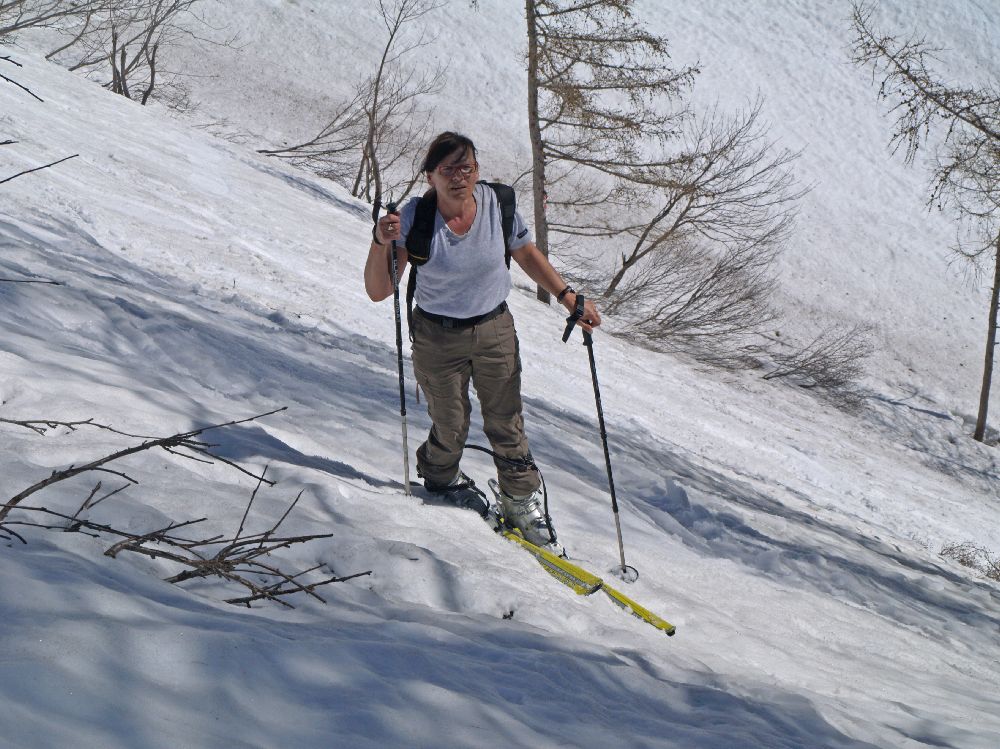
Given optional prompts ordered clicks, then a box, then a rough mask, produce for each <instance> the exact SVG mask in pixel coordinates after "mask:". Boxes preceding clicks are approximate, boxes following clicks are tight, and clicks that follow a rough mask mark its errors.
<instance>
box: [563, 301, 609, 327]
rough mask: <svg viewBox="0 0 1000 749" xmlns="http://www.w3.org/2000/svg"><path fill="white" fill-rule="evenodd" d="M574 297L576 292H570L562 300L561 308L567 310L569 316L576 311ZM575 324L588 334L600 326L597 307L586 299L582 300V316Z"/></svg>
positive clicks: (599, 315) (599, 314)
mask: <svg viewBox="0 0 1000 749" xmlns="http://www.w3.org/2000/svg"><path fill="white" fill-rule="evenodd" d="M576 297H577V295H576V292H571V293H569V294H567V295H566V296H565V297H564V298H563V306H565V307H566V309H568V310H569V312H570V314H573V312H574V310H576ZM576 324H577V325H579V326H580V327H581V328H583V329H584V330H586V331H587V332H588V333H590V332H592V331H593V330H594V328H596V327H597V326H598V325H600V324H601V313H600V312H598V311H597V305H596V304H594V302H593V301H591V300H590V299H587V298H586V297H584V300H583V316H582V317H581V318H580V319H579V320H577V321H576Z"/></svg>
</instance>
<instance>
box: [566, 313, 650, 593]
mask: <svg viewBox="0 0 1000 749" xmlns="http://www.w3.org/2000/svg"><path fill="white" fill-rule="evenodd" d="M583 301H584V299H583V294H577V295H576V307H575V308H574V310H573V313H572V314H571V315H570V316H569V317H567V318H566V330H565V332H564V333H563V343H566V341H568V340H569V337H570V335H571V334H572V333H573V327H574V326H575V325H576V323H577V321H579V320H580V319H581V318H582V317H583ZM583 345H584V346H586V347H587V356H588V358H589V359H590V377H591V379H592V380H593V382H594V401H595V402H596V404H597V423H598V424H599V425H600V428H601V444H602V445H603V446H604V464H605V465H606V466H607V469H608V487H609V488H610V490H611V511H612V512H613V513H614V516H615V531H616V533H617V534H618V554H619V556H620V558H621V563H622V569H621V578H622V580H625V581H626V582H635V580H637V579H638V578H639V572H638V570H636V569H635V567H629V566H628V565H627V564H625V544H624V543H623V541H622V523H621V519H620V517H619V514H618V498H617V496H615V477H614V475H613V474H612V472H611V453H610V451H609V450H608V430H607V428H606V427H605V424H604V407H603V406H602V405H601V388H600V384H599V383H598V381H597V360H596V359H595V358H594V337H593V336H592V335H591V334H590V331H589V330H584V331H583ZM629 570H632V574H629Z"/></svg>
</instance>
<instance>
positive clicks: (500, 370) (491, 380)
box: [413, 309, 540, 495]
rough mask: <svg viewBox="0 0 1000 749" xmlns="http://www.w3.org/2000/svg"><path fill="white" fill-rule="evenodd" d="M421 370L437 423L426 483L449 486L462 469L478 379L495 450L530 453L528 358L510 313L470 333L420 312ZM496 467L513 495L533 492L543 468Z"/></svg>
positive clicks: (424, 455) (428, 445)
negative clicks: (525, 390)
mask: <svg viewBox="0 0 1000 749" xmlns="http://www.w3.org/2000/svg"><path fill="white" fill-rule="evenodd" d="M413 371H414V374H415V375H416V378H417V382H418V383H419V384H420V389H421V390H423V392H424V395H425V396H426V399H427V412H428V414H430V417H431V421H432V422H433V425H432V426H431V431H430V434H429V435H428V437H427V440H426V441H425V442H424V443H423V444H422V445H421V446H420V447H419V448H418V449H417V470H418V471H419V472H420V475H421V476H423V477H424V479H425V481H427V482H429V483H431V484H446V483H447V482H448V481H450V480H451V479H452V478H453V477H454V476H455V474H456V473H457V471H458V466H459V461H461V459H462V450H463V448H464V447H465V442H466V439H467V438H468V436H469V418H470V415H471V413H472V406H471V404H470V402H469V381H470V379H471V381H472V385H473V386H474V387H475V389H476V396H477V397H478V398H479V405H480V407H481V410H482V415H483V431H484V432H485V433H486V438H487V439H488V440H489V441H490V445H491V446H492V448H493V451H494V452H495V453H497V455H502V456H504V457H506V458H512V459H515V460H516V459H524V458H525V457H527V456H529V452H528V440H527V438H526V437H525V435H524V418H523V416H522V415H521V409H522V404H521V357H520V353H519V349H518V340H517V333H516V332H515V330H514V318H513V317H512V316H511V314H510V311H509V310H505V311H504V312H502V313H501V314H500V315H498V316H497V317H495V318H493V319H492V320H487V321H486V322H482V323H479V324H478V325H474V326H471V327H468V328H445V327H443V326H442V325H440V324H438V323H436V322H432V321H431V320H428V319H427V318H425V317H423V315H421V313H420V310H419V309H415V310H414V312H413ZM494 463H495V464H496V467H497V474H498V478H499V480H500V487H501V489H503V490H504V491H505V492H507V493H508V494H513V495H526V494H530V493H531V492H533V491H534V490H535V489H537V488H538V486H539V483H540V481H539V478H538V471H537V470H536V469H534V468H526V467H524V466H517V465H511V464H509V463H507V462H505V461H501V460H496V459H494Z"/></svg>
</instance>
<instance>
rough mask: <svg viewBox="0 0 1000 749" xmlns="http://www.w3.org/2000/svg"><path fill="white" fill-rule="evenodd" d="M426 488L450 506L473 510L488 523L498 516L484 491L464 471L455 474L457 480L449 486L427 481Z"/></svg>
mask: <svg viewBox="0 0 1000 749" xmlns="http://www.w3.org/2000/svg"><path fill="white" fill-rule="evenodd" d="M424 488H425V489H426V490H427V491H429V492H431V493H432V494H436V495H437V496H438V497H440V498H441V499H442V500H443V501H445V502H447V503H448V504H452V505H455V506H456V507H464V508H466V509H469V510H473V511H474V512H476V513H478V514H479V516H480V517H481V518H483V520H486V521H487V522H490V519H491V517H495V515H496V513H495V512H491V508H490V501H489V500H488V499H487V498H486V495H485V494H484V493H483V491H482V490H481V489H480V488H479V487H477V486H476V482H474V481H473V480H472V479H470V478H469V477H468V476H466V475H465V474H464V473H462V471H459V472H458V473H457V474H455V478H453V479H452V480H451V481H450V482H448V483H447V484H432V483H431V482H429V481H426V480H425V481H424Z"/></svg>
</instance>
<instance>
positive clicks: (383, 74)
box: [262, 0, 444, 202]
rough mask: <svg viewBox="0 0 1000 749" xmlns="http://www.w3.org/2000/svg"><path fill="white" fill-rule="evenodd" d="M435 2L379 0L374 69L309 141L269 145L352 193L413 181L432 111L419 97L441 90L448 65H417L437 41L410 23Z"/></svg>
mask: <svg viewBox="0 0 1000 749" xmlns="http://www.w3.org/2000/svg"><path fill="white" fill-rule="evenodd" d="M441 6H442V3H441V2H437V1H436V0H393V1H392V2H390V1H389V0H378V10H379V16H380V20H381V22H382V25H383V26H384V27H385V31H386V40H385V44H384V45H383V47H382V54H381V57H380V58H379V63H378V66H377V67H376V69H375V72H374V73H373V74H371V75H370V76H368V77H366V78H365V79H364V80H363V81H361V82H360V83H359V84H358V85H357V87H356V89H355V92H354V96H353V97H352V98H351V99H350V100H349V101H345V102H343V103H342V104H341V105H340V106H339V107H338V108H337V110H336V111H335V112H334V113H333V116H332V117H331V119H330V121H329V122H328V123H327V125H326V126H325V127H324V128H323V129H322V130H321V131H320V132H319V133H318V134H317V135H316V136H315V137H314V138H312V139H311V140H309V141H306V142H304V143H300V144H297V145H294V146H290V147H288V148H281V149H274V150H263V151H262V153H266V154H269V155H272V156H278V157H280V158H285V159H289V160H291V161H292V162H294V163H297V164H300V165H303V166H305V167H307V168H310V169H312V170H313V171H315V172H317V173H319V174H321V175H323V176H326V177H330V178H332V179H335V180H337V181H338V182H341V183H342V184H344V185H345V186H346V187H348V188H349V189H350V190H351V194H352V195H355V196H357V197H363V198H365V199H366V200H368V201H369V202H371V201H372V200H373V199H374V198H375V196H378V195H382V194H384V193H387V192H393V191H399V190H402V191H403V194H402V195H401V196H397V197H398V198H401V197H405V194H406V193H407V192H409V189H410V188H411V187H412V185H413V183H414V176H413V175H414V173H415V171H416V170H415V169H414V161H415V157H416V153H417V150H416V149H417V148H418V145H417V144H419V143H421V142H422V141H423V140H425V138H424V135H425V133H426V129H427V124H428V122H429V115H428V114H427V112H425V111H424V110H423V109H422V108H421V101H422V99H424V98H425V97H427V96H428V95H432V94H435V93H437V92H438V91H440V90H441V85H442V84H441V81H442V79H443V76H444V69H443V68H442V67H440V66H436V67H434V68H432V69H427V68H417V67H414V66H413V64H412V63H411V62H409V58H412V57H413V55H412V53H413V52H416V51H417V50H419V49H421V48H423V47H426V46H427V45H429V44H430V43H431V42H432V41H433V39H432V38H431V37H427V36H424V35H419V36H417V37H416V38H413V37H411V36H410V35H409V34H407V31H408V29H409V27H410V26H411V25H412V24H413V23H414V22H416V21H419V20H420V19H421V18H423V17H424V16H426V15H427V14H428V13H430V12H432V11H434V10H436V9H438V8H440V7H441Z"/></svg>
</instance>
